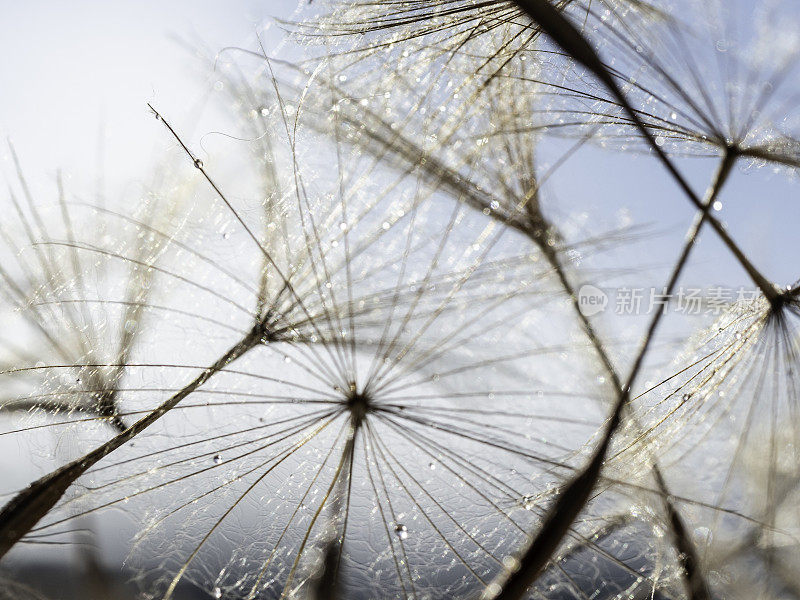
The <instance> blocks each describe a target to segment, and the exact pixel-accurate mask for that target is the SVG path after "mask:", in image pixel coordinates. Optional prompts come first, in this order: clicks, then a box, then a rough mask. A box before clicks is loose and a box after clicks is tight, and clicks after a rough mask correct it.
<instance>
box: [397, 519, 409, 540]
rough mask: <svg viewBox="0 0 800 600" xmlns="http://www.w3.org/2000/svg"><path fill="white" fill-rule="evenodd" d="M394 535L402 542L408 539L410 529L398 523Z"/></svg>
mask: <svg viewBox="0 0 800 600" xmlns="http://www.w3.org/2000/svg"><path fill="white" fill-rule="evenodd" d="M394 533H395V535H397V537H399V538H400V539H401V540H404V539H406V538H407V537H408V527H406V526H405V525H403V524H402V523H398V524H397V525H395V527H394Z"/></svg>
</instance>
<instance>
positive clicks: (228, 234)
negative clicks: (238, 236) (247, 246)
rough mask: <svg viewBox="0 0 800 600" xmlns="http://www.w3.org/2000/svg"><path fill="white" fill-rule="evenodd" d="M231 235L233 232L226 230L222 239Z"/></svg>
mask: <svg viewBox="0 0 800 600" xmlns="http://www.w3.org/2000/svg"><path fill="white" fill-rule="evenodd" d="M229 237H231V232H230V231H226V232H224V233H223V234H222V239H223V240H227V239H228V238H229Z"/></svg>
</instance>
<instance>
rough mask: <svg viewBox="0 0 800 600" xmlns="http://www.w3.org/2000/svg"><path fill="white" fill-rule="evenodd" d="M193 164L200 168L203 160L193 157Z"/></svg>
mask: <svg viewBox="0 0 800 600" xmlns="http://www.w3.org/2000/svg"><path fill="white" fill-rule="evenodd" d="M194 166H195V167H197V168H198V169H202V168H203V161H202V160H200V159H199V158H195V159H194Z"/></svg>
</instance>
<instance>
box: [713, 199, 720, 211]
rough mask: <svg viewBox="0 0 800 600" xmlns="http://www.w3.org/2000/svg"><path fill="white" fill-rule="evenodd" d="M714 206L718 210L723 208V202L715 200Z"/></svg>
mask: <svg viewBox="0 0 800 600" xmlns="http://www.w3.org/2000/svg"><path fill="white" fill-rule="evenodd" d="M713 207H714V210H716V211H720V210H722V202H720V201H719V200H717V201H716V202H714V204H713Z"/></svg>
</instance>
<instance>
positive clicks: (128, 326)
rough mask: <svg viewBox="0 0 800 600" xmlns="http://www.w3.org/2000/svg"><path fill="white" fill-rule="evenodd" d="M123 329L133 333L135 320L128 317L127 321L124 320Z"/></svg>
mask: <svg viewBox="0 0 800 600" xmlns="http://www.w3.org/2000/svg"><path fill="white" fill-rule="evenodd" d="M125 331H127V332H128V333H133V332H134V331H136V321H134V320H133V319H128V320H127V321H125Z"/></svg>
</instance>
